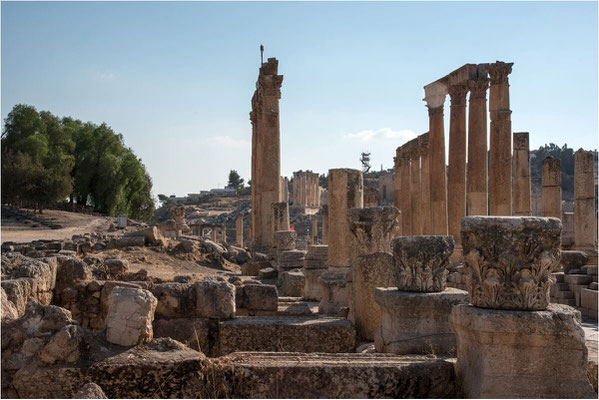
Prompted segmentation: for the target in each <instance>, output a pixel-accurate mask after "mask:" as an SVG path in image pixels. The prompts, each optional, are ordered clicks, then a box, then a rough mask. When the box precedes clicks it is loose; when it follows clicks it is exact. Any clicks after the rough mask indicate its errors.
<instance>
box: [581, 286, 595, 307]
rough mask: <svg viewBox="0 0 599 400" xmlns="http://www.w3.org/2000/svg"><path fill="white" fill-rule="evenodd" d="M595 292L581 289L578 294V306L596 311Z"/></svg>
mask: <svg viewBox="0 0 599 400" xmlns="http://www.w3.org/2000/svg"><path fill="white" fill-rule="evenodd" d="M597 301H598V300H597V290H591V289H582V291H581V292H580V306H581V307H584V308H588V309H591V310H595V311H597Z"/></svg>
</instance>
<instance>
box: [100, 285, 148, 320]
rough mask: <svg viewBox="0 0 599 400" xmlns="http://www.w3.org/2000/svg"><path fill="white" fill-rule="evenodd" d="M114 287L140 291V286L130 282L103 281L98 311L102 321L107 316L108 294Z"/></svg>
mask: <svg viewBox="0 0 599 400" xmlns="http://www.w3.org/2000/svg"><path fill="white" fill-rule="evenodd" d="M116 287H128V288H136V289H142V287H141V286H140V285H138V284H136V283H132V282H122V281H104V284H103V285H102V290H101V292H100V309H101V310H102V317H103V318H104V319H105V318H106V315H108V304H109V301H108V299H109V298H110V293H112V290H113V289H114V288H116Z"/></svg>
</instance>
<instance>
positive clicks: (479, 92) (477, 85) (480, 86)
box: [468, 78, 489, 101]
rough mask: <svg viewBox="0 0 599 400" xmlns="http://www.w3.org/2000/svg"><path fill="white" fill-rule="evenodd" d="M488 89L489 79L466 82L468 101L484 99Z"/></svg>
mask: <svg viewBox="0 0 599 400" xmlns="http://www.w3.org/2000/svg"><path fill="white" fill-rule="evenodd" d="M488 88H489V78H479V79H476V80H469V81H468V89H470V100H471V101H472V100H473V99H486V98H487V89H488Z"/></svg>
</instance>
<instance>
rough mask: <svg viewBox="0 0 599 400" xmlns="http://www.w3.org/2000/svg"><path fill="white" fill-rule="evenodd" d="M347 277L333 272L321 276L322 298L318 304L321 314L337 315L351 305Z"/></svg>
mask: <svg viewBox="0 0 599 400" xmlns="http://www.w3.org/2000/svg"><path fill="white" fill-rule="evenodd" d="M345 275H346V274H344V273H331V272H326V273H324V274H322V275H321V277H320V285H321V289H322V298H321V300H320V304H318V313H319V314H332V315H337V314H338V313H339V310H340V309H341V308H342V307H347V306H348V305H349V302H348V296H347V284H346V281H345Z"/></svg>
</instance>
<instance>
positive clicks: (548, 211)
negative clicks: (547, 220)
mask: <svg viewBox="0 0 599 400" xmlns="http://www.w3.org/2000/svg"><path fill="white" fill-rule="evenodd" d="M541 171H542V175H541V182H542V192H541V212H542V214H543V217H555V218H559V219H561V218H562V187H561V183H562V178H561V174H562V171H561V160H560V159H559V158H553V157H547V158H545V159H544V160H543V164H542V167H541Z"/></svg>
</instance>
